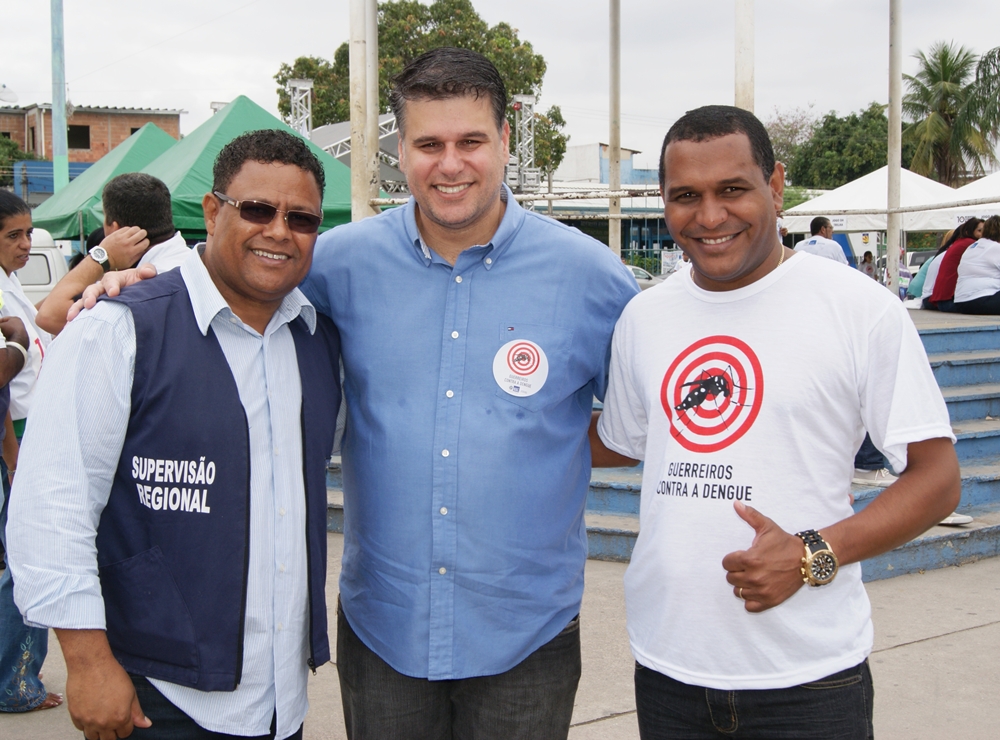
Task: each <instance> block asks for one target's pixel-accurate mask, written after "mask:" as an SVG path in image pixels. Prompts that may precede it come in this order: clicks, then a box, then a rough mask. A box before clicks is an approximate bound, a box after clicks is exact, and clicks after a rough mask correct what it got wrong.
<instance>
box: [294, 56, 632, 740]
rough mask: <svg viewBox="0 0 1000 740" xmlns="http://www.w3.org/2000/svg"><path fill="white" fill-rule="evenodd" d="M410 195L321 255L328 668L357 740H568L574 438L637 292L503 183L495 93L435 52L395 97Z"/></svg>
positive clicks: (578, 491)
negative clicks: (326, 335) (330, 550)
mask: <svg viewBox="0 0 1000 740" xmlns="http://www.w3.org/2000/svg"><path fill="white" fill-rule="evenodd" d="M392 104H393V109H394V111H395V114H396V118H397V121H398V124H399V129H400V147H399V154H400V167H401V169H402V170H403V171H404V173H405V174H406V177H407V182H408V184H409V187H410V191H411V193H412V194H413V198H412V199H411V200H410V202H409V203H408V204H407V205H405V206H403V207H402V208H397V209H394V210H391V211H389V212H386V213H384V214H382V215H380V216H378V217H375V218H370V219H366V220H364V221H361V222H358V223H355V224H349V225H346V226H342V227H339V228H337V229H334V230H333V231H331V232H328V233H327V234H324V235H323V236H321V237H320V239H319V240H318V241H317V245H316V254H315V260H314V264H313V268H312V270H311V272H310V274H309V277H308V278H307V280H306V282H305V283H304V284H303V286H302V288H303V291H304V292H305V293H306V295H307V296H308V297H309V298H310V300H311V301H313V303H314V304H315V305H316V307H317V309H318V310H319V311H321V312H323V313H326V314H328V315H330V316H331V317H332V318H333V319H334V322H335V323H336V324H337V326H338V328H339V330H340V332H341V337H342V352H343V361H344V367H345V377H346V381H345V392H346V397H347V407H348V421H347V432H346V436H345V439H344V446H343V466H344V496H345V502H344V511H345V527H344V536H345V542H344V558H343V572H342V575H341V581H340V590H341V614H340V620H339V627H338V629H339V632H338V657H337V661H338V668H339V670H340V680H341V689H342V694H343V701H344V713H345V717H346V721H347V730H348V735H349V737H352V738H355V739H356V740H359V739H361V738H383V737H393V738H411V737H413V738H416V737H421V738H423V737H429V738H438V737H441V738H451V737H452V736H453V734H454V736H462V737H465V736H470V737H472V736H474V737H476V738H494V737H495V738H505V739H509V738H553V737H565V736H566V734H567V732H568V729H569V722H570V717H571V715H572V709H573V699H574V695H575V693H576V686H577V681H578V679H579V671H580V654H579V630H578V621H577V615H578V614H579V611H580V602H581V598H582V594H583V571H584V564H585V560H586V556H587V539H586V530H585V526H584V506H585V501H586V494H587V488H588V483H589V478H590V469H591V456H590V448H589V446H588V439H587V433H588V427H589V424H590V421H591V407H592V400H593V397H594V396H595V395H596V396H598V397H603V395H604V388H605V381H606V372H607V366H608V365H607V363H608V357H609V346H610V339H611V333H612V330H613V328H614V325H615V322H616V320H617V318H618V316H619V314H620V313H621V311H622V308H623V307H624V305H625V304H626V303H627V302H628V300H629V299H630V298H631V297H632V296H633V295H635V294H636V293H637V292H638V288H637V285H636V283H635V280H634V279H633V278H632V276H631V274H630V273H629V272H628V271H627V270H626V269H625V267H624V266H623V265H622V264H621V263H620V262H619V261H618V260H617V258H616V257H615V256H614V255H613V254H612V253H611V252H610V251H609V250H608V249H607V248H606V247H605V246H604V245H602V244H600V243H599V242H597V241H595V240H593V239H591V238H589V237H587V236H584V235H583V234H581V233H580V232H579V231H576V230H574V229H570V228H567V227H566V226H563V225H561V224H559V223H558V222H556V221H553V220H551V219H548V218H545V217H543V216H539V215H537V214H535V213H532V212H527V211H525V210H524V209H522V208H521V207H520V206H519V205H518V204H517V203H516V202H515V201H514V199H513V197H512V196H511V193H510V191H509V190H507V188H506V187H504V186H503V185H502V181H503V172H504V165H505V164H506V162H507V158H508V138H509V127H508V125H507V123H506V121H505V119H504V112H505V108H506V93H505V91H504V87H503V82H502V80H501V79H500V77H499V74H498V73H497V71H496V69H495V68H494V67H493V65H492V64H490V63H489V62H488V61H487V60H486V59H485V58H483V57H482V56H480V55H478V54H475V53H473V52H469V51H464V50H459V49H437V50H435V51H432V52H429V53H428V54H426V55H424V56H422V57H420V58H419V59H417V60H416V61H414V62H413V63H412V64H411V65H410V66H409V67H407V69H406V70H404V71H403V73H402V74H401V75H400V76H399V77H398V78H397V80H396V82H395V90H394V92H393V94H392Z"/></svg>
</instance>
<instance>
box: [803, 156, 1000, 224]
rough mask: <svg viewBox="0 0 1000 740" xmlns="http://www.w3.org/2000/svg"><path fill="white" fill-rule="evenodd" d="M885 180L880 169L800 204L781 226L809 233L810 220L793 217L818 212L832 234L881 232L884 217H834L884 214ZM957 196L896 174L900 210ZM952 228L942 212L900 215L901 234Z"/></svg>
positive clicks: (885, 171) (922, 179)
mask: <svg viewBox="0 0 1000 740" xmlns="http://www.w3.org/2000/svg"><path fill="white" fill-rule="evenodd" d="M888 178H889V168H888V167H882V168H881V169H878V170H875V171H874V172H871V173H869V174H867V175H865V176H864V177H859V178H858V179H857V180H854V181H852V182H849V183H847V184H846V185H841V186H840V187H839V188H837V189H836V190H831V191H830V192H829V193H824V194H823V195H821V196H819V197H818V198H813V199H812V200H808V201H806V202H805V203H800V204H799V205H797V206H795V207H794V208H789V209H788V210H787V211H785V217H784V225H785V227H786V228H787V229H788V230H789V231H790V232H792V233H793V234H799V233H809V222H810V221H812V219H813V218H814V216H805V215H796V214H798V213H803V212H804V213H814V214H815V213H817V212H818V213H821V214H822V215H824V216H827V217H828V218H829V219H830V220H831V221H832V222H833V227H834V229H835V230H836V231H848V232H851V231H884V230H885V221H886V216H885V213H874V214H869V215H838V214H837V212H838V211H877V210H884V209H885V208H886V203H887V200H888V195H887V193H888ZM998 185H1000V183H998ZM966 187H971V186H966ZM958 192H959V191H956V190H955V189H954V188H950V187H948V186H947V185H942V184H941V183H939V182H935V181H934V180H931V179H929V178H926V177H923V176H921V175H918V174H916V173H914V172H910V171H909V170H901V171H900V206H901V207H903V208H905V207H909V206H922V205H934V204H938V203H950V202H953V201H955V200H957V198H956V193H958ZM955 225H956V221H955V215H954V214H950V215H949V214H947V213H945V212H943V211H920V212H915V213H904V214H903V229H904V230H905V231H947V230H948V229H951V228H954V227H955Z"/></svg>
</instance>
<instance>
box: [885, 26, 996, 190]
mask: <svg viewBox="0 0 1000 740" xmlns="http://www.w3.org/2000/svg"><path fill="white" fill-rule="evenodd" d="M991 53H992V52H991ZM987 56H989V54H987ZM914 57H915V58H916V59H917V60H918V61H919V62H920V68H919V70H918V71H917V73H916V74H915V75H912V76H911V75H904V76H903V77H904V80H905V81H906V87H907V90H908V92H907V93H906V95H904V96H903V113H904V114H905V115H906V116H907V117H908V118H909V119H910V120H911V121H912V123H911V124H910V125H908V126H907V127H906V129H905V131H904V137H905V139H906V140H907V141H908V142H910V143H912V144H913V145H914V147H915V149H914V154H913V162H912V165H911V169H912V170H913V171H914V172H918V173H920V174H922V175H928V176H934V177H935V179H937V180H938V181H940V182H943V183H945V184H946V185H951V186H952V187H955V186H957V185H962V184H964V183H965V182H966V181H967V180H968V178H969V176H970V175H971V176H977V175H982V174H984V172H985V170H986V165H987V164H994V163H996V161H997V160H996V156H995V154H994V151H993V146H992V144H991V141H990V140H991V139H994V140H995V139H996V137H997V134H998V132H1000V128H998V126H997V120H996V119H997V116H996V113H995V110H996V100H995V98H994V100H992V101H990V100H985V99H984V98H983V90H984V89H985V88H986V87H987V86H988V84H991V83H993V82H995V81H996V79H997V78H996V75H995V71H996V70H995V67H996V65H995V63H994V64H992V65H991V60H992V59H993V58H992V57H991V58H990V59H988V60H987V66H986V68H984V73H985V74H984V77H983V78H982V79H983V82H982V83H977V81H976V77H975V74H976V70H977V63H978V61H979V60H978V57H977V56H976V54H975V53H974V52H973V51H971V50H969V49H966V48H965V47H964V46H955V44H954V43H945V42H943V41H940V42H938V43H936V44H934V45H933V46H932V47H931V48H930V51H929V52H928V53H927V54H925V53H924V52H922V51H919V52H917V53H916V54H915V55H914ZM991 66H992V70H991ZM991 71H992V72H993V73H994V74H991ZM991 109H992V110H993V111H994V113H993V114H992V115H990V113H989V111H990V110H991Z"/></svg>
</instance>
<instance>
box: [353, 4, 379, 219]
mask: <svg viewBox="0 0 1000 740" xmlns="http://www.w3.org/2000/svg"><path fill="white" fill-rule="evenodd" d="M367 5H368V2H367V0H351V44H350V52H349V53H350V56H349V60H350V74H351V78H350V99H351V220H352V221H360V220H361V219H363V218H367V217H368V216H372V215H374V211H372V209H371V206H369V205H368V200H369V198H370V195H369V180H370V178H371V171H370V169H369V167H368V131H367V130H368V91H367V85H366V77H367V74H366V67H367V64H368V61H367V54H366V51H365V46H366V44H365V37H366V35H367V33H366V31H367Z"/></svg>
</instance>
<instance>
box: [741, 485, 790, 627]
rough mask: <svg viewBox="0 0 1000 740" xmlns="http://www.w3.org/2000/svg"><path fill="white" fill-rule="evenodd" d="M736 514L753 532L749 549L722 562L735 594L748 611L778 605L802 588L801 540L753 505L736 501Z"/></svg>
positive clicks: (756, 610)
mask: <svg viewBox="0 0 1000 740" xmlns="http://www.w3.org/2000/svg"><path fill="white" fill-rule="evenodd" d="M735 508H736V513H737V515H739V517H740V519H742V520H743V521H745V522H746V523H747V524H749V525H750V526H751V527H753V529H754V538H753V543H752V544H751V545H750V549H748V550H737V551H736V552H731V553H729V554H728V555H726V557H724V558H723V559H722V567H723V568H725V569H726V571H727V573H726V580H727V581H729V583H730V584H731V585H732V586H733V594H734V595H735V596H737V597H738V598H741V599H743V601H744V607H745V608H746V610H747V611H748V612H762V611H766V610H767V609H770V608H772V607H775V606H777V605H778V604H780V603H781V602H783V601H785V600H786V599H787V598H789V597H790V596H791V595H792V594H794V593H795V592H796V591H798V590H799V589H800V588H801V587H802V585H803V581H802V573H801V572H800V571H799V568H801V567H802V556H803V555H804V554H805V549H804V546H803V544H802V540H801V539H799V538H798V537H796V536H795V535H794V534H789V533H788V532H785V531H784V530H783V529H782V528H781V527H779V526H778V525H777V524H775V523H774V522H773V521H772V520H771V519H768V518H767V517H766V516H764V515H763V514H761V513H760V512H759V511H757V510H756V509H754V508H753V507H751V506H747V505H746V504H744V503H742V502H740V501H737V502H736V504H735Z"/></svg>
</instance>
